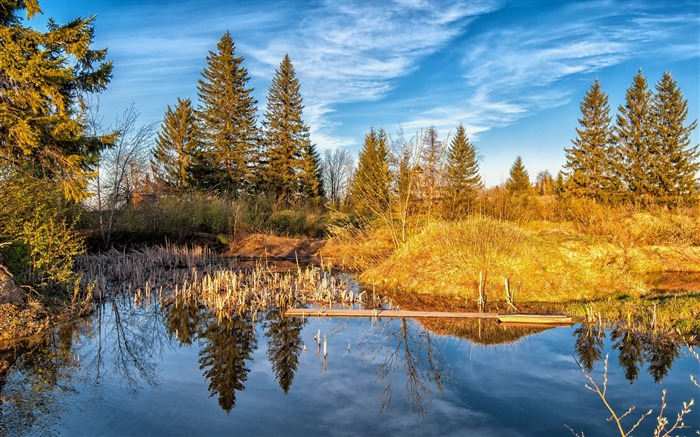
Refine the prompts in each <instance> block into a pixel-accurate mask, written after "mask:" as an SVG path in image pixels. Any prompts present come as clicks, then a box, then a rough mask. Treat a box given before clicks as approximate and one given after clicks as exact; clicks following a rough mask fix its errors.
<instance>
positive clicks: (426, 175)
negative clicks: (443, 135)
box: [418, 126, 445, 214]
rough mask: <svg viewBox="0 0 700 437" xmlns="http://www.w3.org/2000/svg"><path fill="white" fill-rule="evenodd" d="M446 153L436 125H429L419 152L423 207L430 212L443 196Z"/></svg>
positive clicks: (420, 193) (420, 188)
mask: <svg viewBox="0 0 700 437" xmlns="http://www.w3.org/2000/svg"><path fill="white" fill-rule="evenodd" d="M444 154H445V148H444V143H443V142H442V141H440V139H439V136H438V131H437V129H435V126H431V127H429V128H428V129H427V130H426V131H425V134H424V135H423V144H422V146H421V148H420V153H419V159H420V163H419V165H420V169H421V173H422V174H421V183H420V187H419V190H418V191H419V193H418V195H419V196H420V198H421V199H422V206H423V209H424V210H425V211H426V213H428V214H430V213H431V212H432V211H433V208H434V207H435V206H436V204H437V203H438V201H439V199H440V196H441V193H440V191H441V189H442V176H443V156H444Z"/></svg>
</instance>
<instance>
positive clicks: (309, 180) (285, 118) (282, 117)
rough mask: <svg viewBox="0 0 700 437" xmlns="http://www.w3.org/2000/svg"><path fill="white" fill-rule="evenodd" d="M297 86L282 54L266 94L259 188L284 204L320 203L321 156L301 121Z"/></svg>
mask: <svg viewBox="0 0 700 437" xmlns="http://www.w3.org/2000/svg"><path fill="white" fill-rule="evenodd" d="M299 88H300V86H299V79H298V78H297V77H296V73H295V71H294V66H293V65H292V61H291V60H290V59H289V55H284V58H283V59H282V62H281V63H280V66H279V68H278V69H277V71H276V73H275V77H274V78H273V79H272V84H271V85H270V89H269V91H268V95H267V110H266V112H265V122H264V126H265V140H264V147H265V151H264V155H265V159H264V166H263V167H264V168H263V169H262V170H261V172H262V187H263V191H267V192H268V193H271V194H273V195H274V196H275V197H276V198H277V200H278V201H283V202H285V203H289V202H291V201H292V200H293V199H295V198H301V199H302V200H311V201H314V202H320V199H321V197H323V178H322V176H323V175H322V172H321V167H320V158H319V156H318V153H317V152H316V148H315V146H314V145H313V144H311V140H310V139H309V128H308V127H307V126H306V125H305V124H304V121H303V120H302V112H303V108H304V105H303V104H302V101H303V100H302V97H301V93H300V91H299Z"/></svg>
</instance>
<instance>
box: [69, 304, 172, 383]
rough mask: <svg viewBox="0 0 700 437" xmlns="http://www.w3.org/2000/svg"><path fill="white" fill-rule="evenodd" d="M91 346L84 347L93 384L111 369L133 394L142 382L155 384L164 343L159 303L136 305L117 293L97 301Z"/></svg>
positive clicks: (83, 358)
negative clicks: (102, 301)
mask: <svg viewBox="0 0 700 437" xmlns="http://www.w3.org/2000/svg"><path fill="white" fill-rule="evenodd" d="M92 320H93V324H94V330H95V333H94V336H95V337H96V338H94V339H93V342H92V343H93V344H94V347H93V348H92V349H91V350H86V351H85V352H84V356H83V357H82V360H83V361H84V362H85V363H86V365H85V368H86V369H91V371H94V384H95V385H97V384H99V383H100V381H101V379H102V378H103V376H104V375H105V374H109V373H110V372H111V373H112V374H113V376H115V377H116V378H117V380H118V381H120V382H122V383H123V384H125V386H126V388H127V389H128V390H129V391H130V392H131V393H132V394H136V392H138V390H139V389H140V384H141V382H145V383H146V384H148V385H150V386H157V385H158V383H159V381H158V364H157V363H158V361H159V360H160V356H161V354H162V352H163V349H164V347H165V345H164V343H163V340H164V338H165V335H164V328H163V322H162V319H161V315H160V307H159V305H158V304H157V303H155V302H153V303H150V302H149V305H146V306H141V307H138V306H135V305H134V302H133V299H131V298H127V297H119V298H115V299H113V300H111V301H110V302H107V303H105V304H104V305H98V306H97V307H96V308H95V314H94V316H93V319H92Z"/></svg>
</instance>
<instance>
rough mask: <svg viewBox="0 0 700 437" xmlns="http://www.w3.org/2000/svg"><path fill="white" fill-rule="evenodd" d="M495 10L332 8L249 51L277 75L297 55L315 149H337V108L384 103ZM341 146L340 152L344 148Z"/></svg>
mask: <svg viewBox="0 0 700 437" xmlns="http://www.w3.org/2000/svg"><path fill="white" fill-rule="evenodd" d="M496 7H497V5H496V3H494V2H481V3H478V4H476V3H473V2H455V3H453V4H449V5H447V4H446V3H444V2H433V1H430V2H428V1H395V2H391V3H387V2H366V1H363V2H343V3H339V2H330V1H329V2H327V3H324V4H323V5H322V7H320V8H318V9H316V10H314V11H312V12H311V13H310V14H309V16H308V17H307V18H306V19H304V20H303V21H302V22H300V24H299V27H298V28H295V29H289V30H288V31H287V32H283V33H281V34H279V35H278V36H277V37H276V38H274V39H273V40H271V41H269V42H267V43H264V44H261V45H259V46H256V45H253V44H251V45H248V46H246V47H245V50H246V52H247V53H249V54H250V55H252V57H253V58H254V59H255V60H256V61H257V62H258V63H259V65H258V66H257V67H252V68H254V69H255V68H258V70H257V72H259V73H264V74H268V75H271V74H272V72H273V70H274V68H276V67H277V65H278V64H279V62H280V60H281V59H282V57H283V56H284V54H285V53H290V56H291V57H292V61H293V62H294V65H295V67H296V69H297V73H298V75H299V77H300V78H301V80H302V84H303V85H302V86H303V93H304V98H305V101H306V103H307V108H306V116H307V117H308V119H309V121H310V126H311V129H312V136H314V137H315V141H317V142H318V141H319V139H320V138H323V139H324V141H331V142H333V140H332V139H331V135H329V134H328V133H327V132H328V131H329V130H330V129H332V127H333V124H332V123H331V122H329V121H328V119H327V118H326V117H325V114H327V113H328V111H329V110H330V109H331V108H333V107H334V105H338V104H343V103H351V102H363V101H367V102H369V101H376V100H379V99H381V98H382V97H384V96H385V95H386V93H387V92H389V91H390V90H391V89H392V88H393V86H394V80H395V79H397V78H399V77H402V76H405V75H407V74H410V73H411V72H413V71H415V69H416V68H418V66H419V61H420V60H421V59H422V58H423V57H425V56H426V55H428V54H431V53H433V52H435V51H437V50H439V49H440V48H442V47H443V46H444V45H445V44H447V43H448V42H449V41H450V40H452V39H453V38H454V37H456V36H457V35H459V34H460V32H461V31H462V30H463V29H464V27H465V25H466V24H467V23H468V21H469V20H470V19H471V18H473V17H476V16H478V15H480V14H483V13H486V12H489V11H491V10H493V9H494V8H496ZM336 145H339V144H336Z"/></svg>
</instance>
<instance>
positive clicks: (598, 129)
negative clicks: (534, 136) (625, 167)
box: [565, 79, 616, 202]
mask: <svg viewBox="0 0 700 437" xmlns="http://www.w3.org/2000/svg"><path fill="white" fill-rule="evenodd" d="M580 107H581V118H579V120H578V122H579V124H580V128H576V133H577V138H576V139H574V140H572V141H571V142H572V143H573V147H572V148H571V149H565V150H566V164H565V168H567V169H568V170H569V171H570V176H569V179H568V185H567V190H568V193H569V194H571V195H573V196H575V197H587V198H590V199H595V200H597V201H599V202H604V201H611V200H612V197H613V196H614V194H615V193H614V191H616V185H615V183H614V179H613V177H614V174H613V168H612V165H613V161H612V159H613V157H612V155H611V154H612V129H611V126H610V122H611V120H612V119H611V117H610V107H609V105H608V96H607V94H605V93H604V92H603V91H602V89H601V86H600V82H599V81H598V79H596V80H595V82H593V85H592V86H591V89H590V90H588V92H586V94H585V95H584V97H583V100H582V101H581V105H580Z"/></svg>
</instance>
